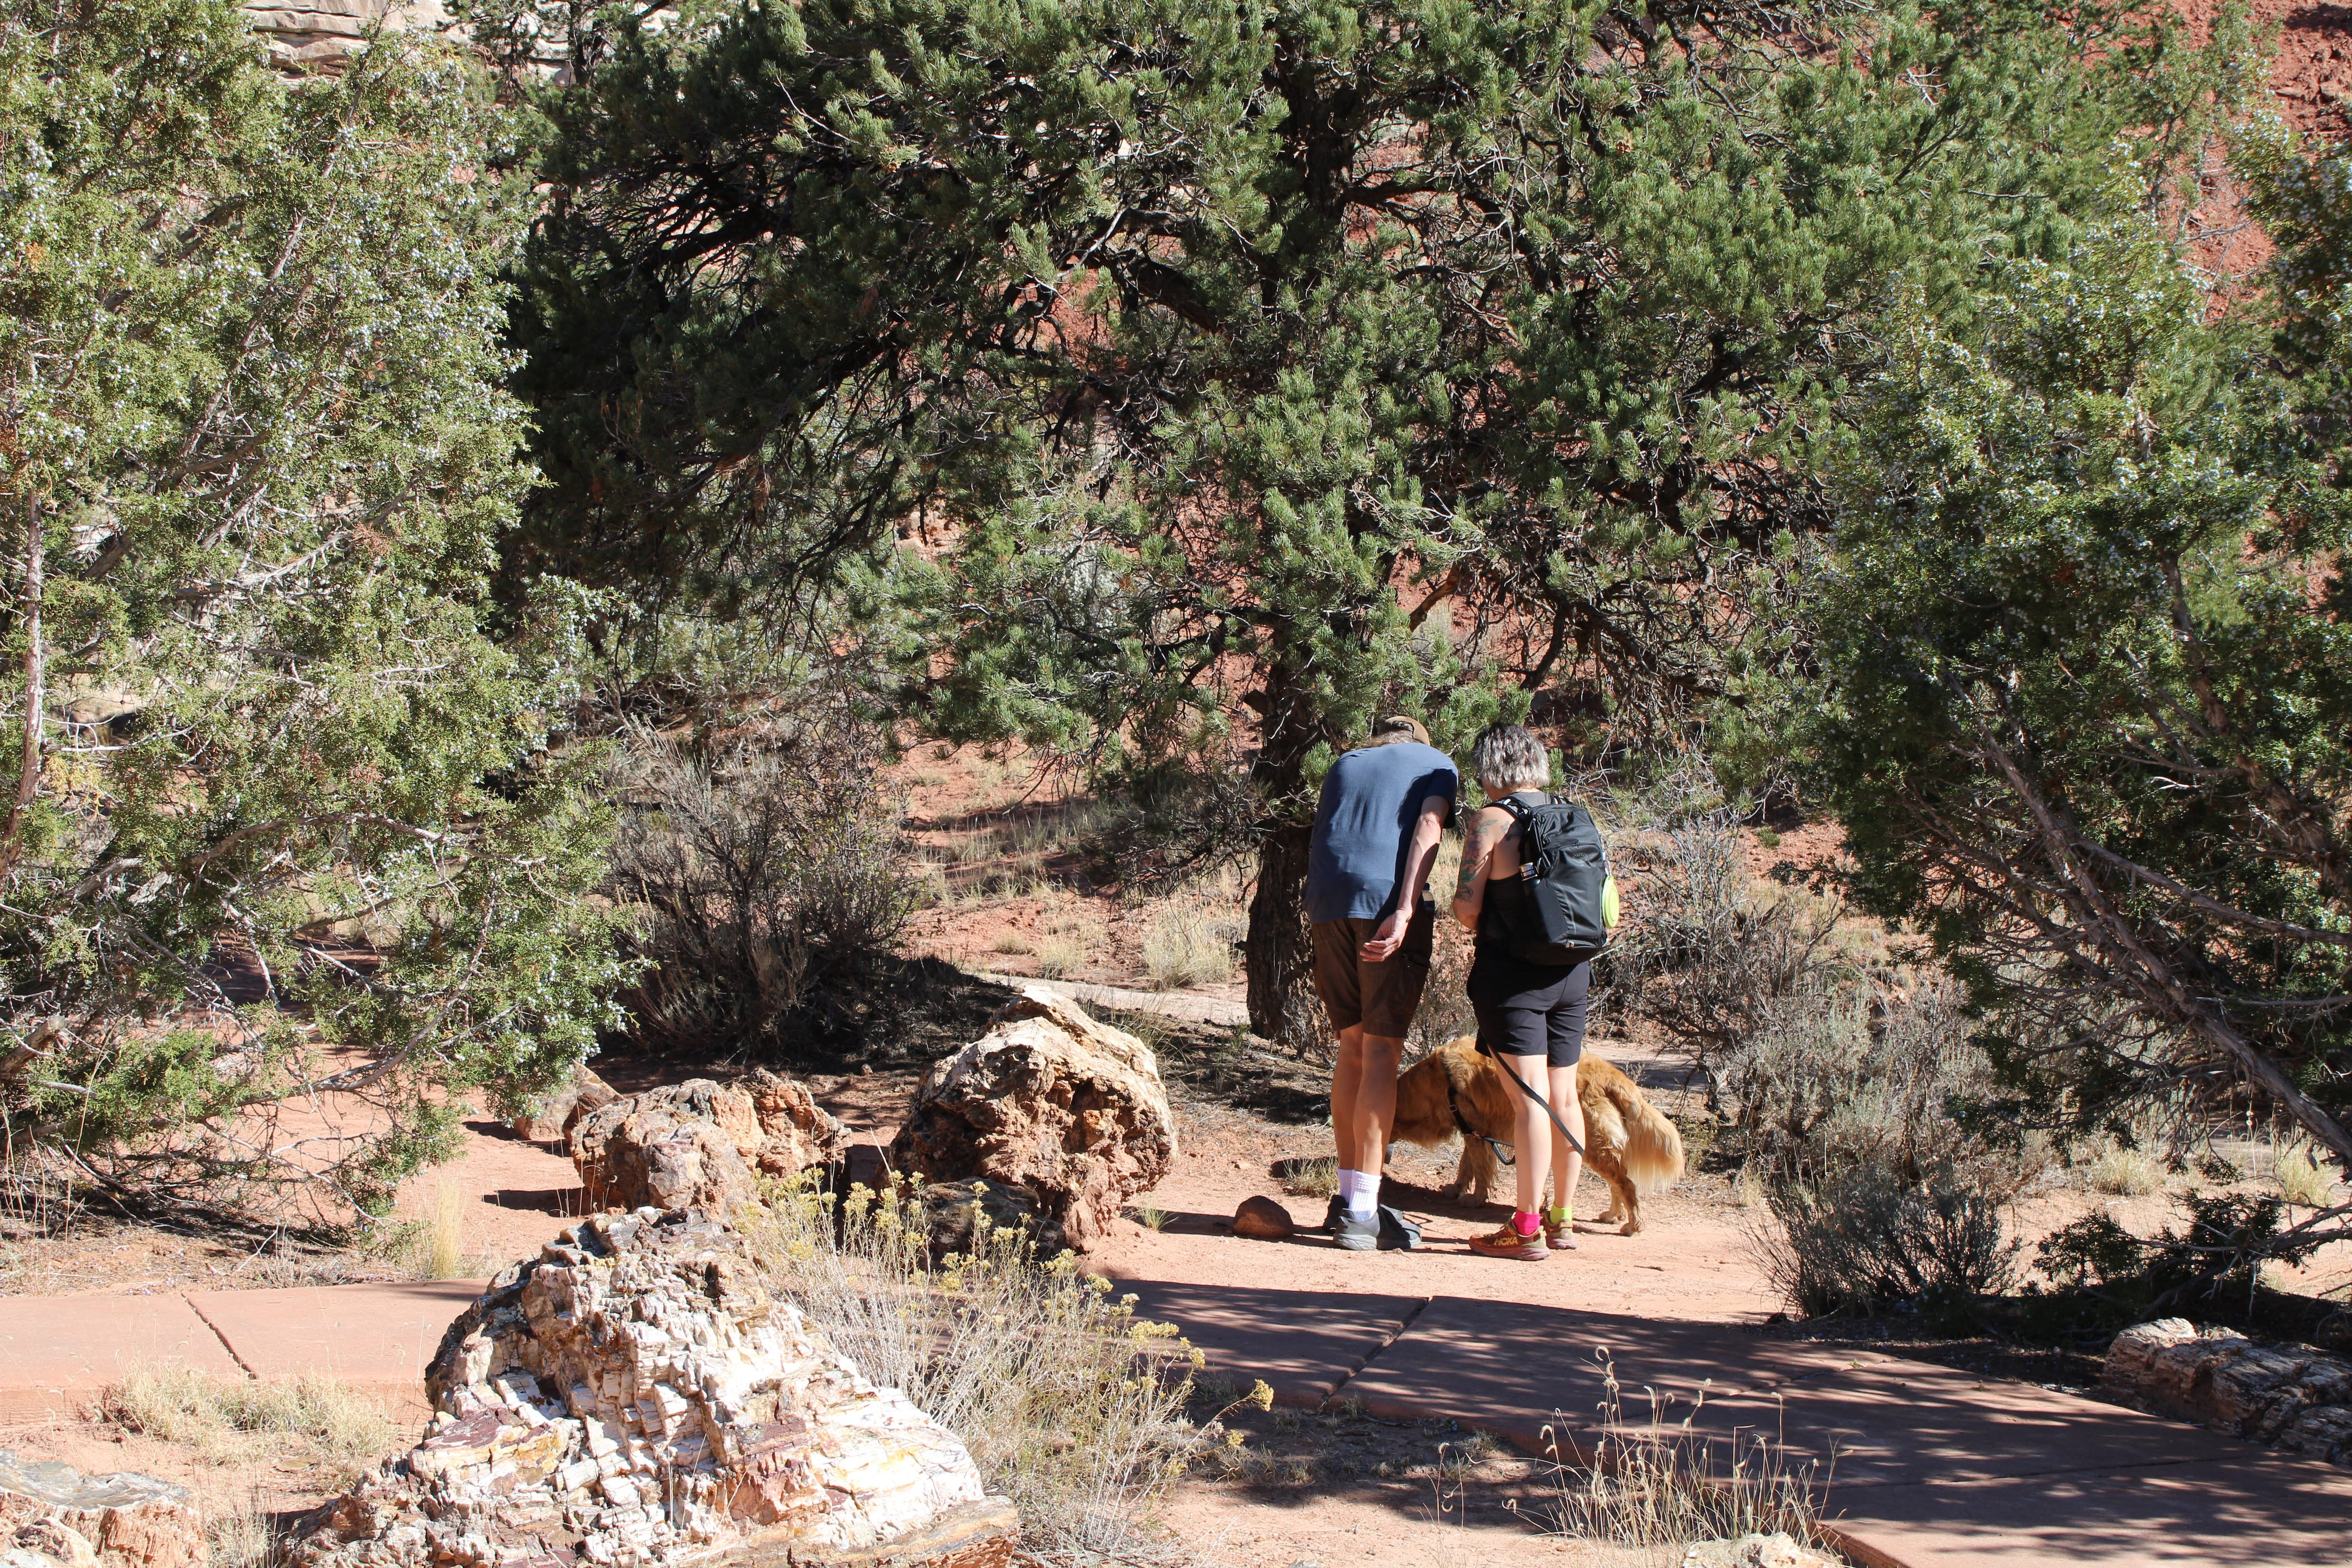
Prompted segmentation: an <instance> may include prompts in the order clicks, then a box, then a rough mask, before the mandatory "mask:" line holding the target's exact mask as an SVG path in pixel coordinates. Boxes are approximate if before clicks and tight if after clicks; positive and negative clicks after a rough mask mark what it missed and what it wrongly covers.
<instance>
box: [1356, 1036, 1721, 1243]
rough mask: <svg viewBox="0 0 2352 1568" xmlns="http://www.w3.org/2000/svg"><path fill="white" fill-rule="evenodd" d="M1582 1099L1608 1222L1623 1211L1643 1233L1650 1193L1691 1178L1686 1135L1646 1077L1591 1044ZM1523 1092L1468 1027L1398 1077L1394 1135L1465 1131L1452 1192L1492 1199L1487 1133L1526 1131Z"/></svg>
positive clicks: (1579, 1090) (1503, 1138)
mask: <svg viewBox="0 0 2352 1568" xmlns="http://www.w3.org/2000/svg"><path fill="white" fill-rule="evenodd" d="M1449 1090H1450V1092H1449ZM1576 1098H1577V1100H1579V1101H1580V1102H1581V1103H1582V1105H1583V1107H1584V1163H1586V1164H1587V1165H1589V1166H1591V1168H1592V1170H1593V1172H1594V1173H1596V1174H1598V1175H1599V1176H1600V1177H1601V1180H1602V1181H1604V1182H1606V1183H1608V1184H1609V1212H1608V1214H1607V1215H1604V1216H1602V1223H1603V1224H1606V1223H1608V1222H1609V1221H1611V1220H1616V1219H1622V1220H1623V1221H1624V1222H1625V1230H1624V1234H1625V1235H1627V1236H1632V1235H1634V1234H1635V1233H1636V1232H1638V1231H1639V1230H1640V1229H1641V1228H1642V1194H1644V1193H1654V1192H1656V1191H1657V1190H1658V1189H1659V1188H1661V1187H1664V1186H1666V1185H1667V1184H1671V1183H1673V1182H1675V1181H1676V1180H1678V1179H1680V1177H1681V1176H1682V1173H1683V1135H1682V1134H1681V1133H1680V1132H1678V1131H1675V1124H1674V1123H1673V1122H1671V1121H1667V1120H1666V1119H1665V1117H1664V1116H1663V1115H1661V1114H1659V1112H1658V1110H1657V1108H1656V1107H1655V1106H1653V1105H1652V1104H1651V1103H1650V1102H1649V1101H1648V1100H1645V1099H1643V1097H1642V1090H1641V1087H1640V1086H1639V1085H1637V1084H1636V1083H1634V1081H1633V1079H1630V1078H1627V1077H1626V1076H1625V1075H1624V1074H1623V1073H1622V1072H1619V1071H1618V1070H1617V1069H1616V1068H1613V1067H1612V1066H1610V1065H1609V1064H1608V1063H1607V1062H1604V1061H1602V1060H1601V1058H1599V1057H1596V1056H1594V1055H1593V1054H1592V1053H1591V1052H1590V1051H1587V1052H1586V1053H1585V1054H1584V1058H1583V1059H1582V1060H1581V1061H1580V1062H1578V1063H1577V1067H1576ZM1518 1100H1519V1091H1518V1090H1517V1089H1514V1088H1512V1087H1511V1085H1510V1083H1509V1081H1508V1080H1507V1079H1505V1078H1504V1077H1503V1073H1502V1069H1501V1068H1498V1067H1496V1065H1495V1063H1494V1062H1493V1061H1491V1060H1490V1059H1488V1058H1486V1057H1483V1056H1480V1055H1479V1054H1478V1046H1477V1042H1476V1041H1475V1040H1474V1039H1473V1038H1471V1037H1469V1036H1467V1035H1465V1036H1464V1037H1462V1038H1461V1039H1458V1040H1455V1041H1454V1042H1453V1043H1452V1044H1451V1045H1448V1046H1444V1047H1440V1048H1439V1049H1437V1050H1434V1051H1432V1052H1430V1053H1429V1055H1427V1056H1425V1057H1423V1058H1421V1060H1419V1061H1417V1062H1415V1063H1413V1065H1412V1066H1411V1067H1409V1068H1406V1069H1405V1070H1404V1071H1403V1072H1402V1074H1400V1075H1399V1076H1398V1078H1397V1114H1396V1127H1395V1130H1394V1131H1393V1133H1392V1134H1391V1136H1393V1137H1394V1138H1396V1139H1397V1140H1398V1141H1399V1142H1405V1143H1417V1144H1419V1145H1420V1146H1421V1147H1423V1148H1424V1149H1434V1148H1437V1147H1439V1146H1440V1145H1442V1144H1444V1142H1445V1141H1446V1140H1447V1139H1449V1138H1452V1137H1454V1135H1455V1134H1457V1133H1459V1134H1461V1136H1462V1164H1461V1167H1460V1168H1459V1169H1458V1170H1456V1171H1455V1172H1454V1184H1453V1185H1451V1186H1450V1187H1448V1188H1447V1189H1446V1195H1447V1196H1448V1197H1454V1198H1459V1197H1461V1196H1463V1195H1464V1194H1469V1196H1470V1197H1471V1198H1472V1199H1473V1200H1474V1201H1475V1202H1478V1203H1485V1202H1486V1200H1487V1198H1488V1195H1489V1194H1492V1193H1493V1192H1494V1190H1495V1187H1496V1177H1497V1176H1498V1175H1499V1174H1500V1173H1501V1169H1502V1162H1501V1161H1499V1160H1497V1159H1496V1157H1495V1151H1494V1149H1493V1148H1492V1147H1491V1146H1490V1145H1489V1144H1488V1143H1487V1142H1486V1140H1487V1139H1489V1138H1492V1139H1494V1140H1495V1141H1496V1142H1500V1143H1504V1144H1506V1145H1507V1144H1508V1143H1509V1142H1510V1141H1511V1140H1512V1139H1514V1138H1516V1137H1517V1136H1518V1131H1517V1129H1518V1113H1517V1105H1518ZM1457 1108H1459V1109H1458V1110H1457Z"/></svg>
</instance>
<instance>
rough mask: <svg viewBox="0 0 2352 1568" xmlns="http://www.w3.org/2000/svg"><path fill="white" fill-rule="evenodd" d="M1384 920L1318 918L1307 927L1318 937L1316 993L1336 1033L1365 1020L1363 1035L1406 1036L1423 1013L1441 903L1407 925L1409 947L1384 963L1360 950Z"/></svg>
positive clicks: (1420, 911) (1425, 909)
mask: <svg viewBox="0 0 2352 1568" xmlns="http://www.w3.org/2000/svg"><path fill="white" fill-rule="evenodd" d="M1380 925H1381V922H1380V921H1368V920H1339V921H1316V922H1315V923H1314V924H1313V925H1311V926H1309V927H1308V928H1307V934H1308V935H1309V936H1311V937H1312V938H1314V941H1315V994H1316V995H1317V996H1318V997H1320V998H1321V999H1322V1002H1323V1012H1324V1014H1325V1016H1328V1018H1329V1019H1330V1020H1331V1032H1332V1033H1333V1034H1335V1035H1336V1034H1340V1033H1343V1032H1344V1031H1346V1030H1349V1029H1352V1028H1354V1027H1355V1026H1357V1025H1359V1024H1361V1025H1362V1026H1364V1033H1366V1034H1368V1035H1378V1036H1380V1037H1381V1038H1383V1039H1390V1040H1402V1039H1403V1038H1404V1037H1405V1036H1406V1034H1407V1033H1408V1032H1409V1031H1411V1029H1412V1016H1413V1015H1414V1014H1415V1013H1417V1012H1419V1011H1421V994H1422V991H1423V989H1424V988H1425V987H1426V986H1427V985H1428V984H1429V953H1430V945H1431V943H1432V942H1434V941H1435V940H1436V936H1437V906H1436V905H1434V904H1423V905H1422V906H1421V908H1420V909H1418V910H1414V911H1413V916H1412V920H1411V921H1407V922H1406V924H1405V928H1404V945H1403V946H1402V947H1400V948H1398V949H1397V950H1396V951H1395V952H1392V953H1391V954H1390V955H1389V957H1388V961H1387V962H1386V963H1365V962H1364V961H1363V959H1362V958H1360V956H1358V954H1357V949H1359V948H1360V947H1362V946H1363V945H1364V943H1365V942H1368V941H1369V940H1370V938H1371V934H1372V933H1373V932H1374V931H1378V930H1379V929H1380Z"/></svg>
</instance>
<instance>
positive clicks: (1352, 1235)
mask: <svg viewBox="0 0 2352 1568" xmlns="http://www.w3.org/2000/svg"><path fill="white" fill-rule="evenodd" d="M1331 1235H1332V1237H1333V1239H1335V1240H1337V1241H1338V1242H1339V1246H1340V1247H1341V1248H1342V1249H1343V1250H1345V1251H1348V1252H1370V1251H1372V1250H1373V1249H1375V1248H1376V1247H1379V1246H1380V1244H1381V1216H1380V1215H1379V1214H1378V1213H1373V1214H1368V1215H1364V1216H1363V1217H1362V1218H1360V1219H1359V1218H1358V1217H1357V1216H1356V1215H1354V1214H1353V1213H1351V1212H1349V1210H1347V1209H1344V1208H1343V1209H1341V1210H1340V1211H1339V1219H1338V1221H1337V1222H1336V1223H1335V1224H1333V1226H1331Z"/></svg>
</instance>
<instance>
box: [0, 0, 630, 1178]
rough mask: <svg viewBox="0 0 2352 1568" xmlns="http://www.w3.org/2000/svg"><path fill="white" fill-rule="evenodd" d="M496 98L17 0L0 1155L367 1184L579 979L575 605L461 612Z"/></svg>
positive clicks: (477, 603)
mask: <svg viewBox="0 0 2352 1568" xmlns="http://www.w3.org/2000/svg"><path fill="white" fill-rule="evenodd" d="M501 127H502V118H501V116H500V115H499V113H497V112H496V111H495V110H493V109H492V108H491V106H490V105H489V103H488V100H487V97H486V94H485V90H484V89H483V87H482V84H481V83H480V82H479V81H478V80H477V76H476V73H475V71H474V69H473V68H471V67H470V66H468V65H467V63H466V62H465V61H463V60H462V59H461V58H458V57H457V56H456V55H455V54H454V53H444V52H438V51H436V50H433V49H430V48H424V47H419V48H416V49H415V50H404V49H400V48H394V47H383V48H380V49H375V50H371V51H367V52H365V53H362V54H361V55H359V56H357V57H355V58H354V59H353V60H352V64H351V66H350V68H349V70H348V71H347V73H346V74H345V75H343V76H342V77H341V79H338V80H310V81H304V82H300V83H297V84H289V83H285V82H281V81H280V80H278V79H277V78H276V77H275V76H274V75H273V73H272V72H271V70H270V69H269V68H268V64H267V63H266V61H265V58H264V57H263V55H262V53H261V50H260V47H259V46H258V44H257V42H256V41H255V40H254V38H253V37H252V36H251V33H250V31H249V28H248V25H247V18H246V17H245V16H243V14H242V13H241V12H240V11H239V10H238V8H237V7H236V5H231V4H228V3H226V0H77V3H71V4H66V5H58V4H54V3H51V0H43V3H42V4H39V5H29V4H9V5H0V129H5V135H0V518H5V531H0V538H4V539H5V544H0V561H5V567H6V571H7V573H8V575H9V578H10V586H11V590H12V591H11V593H10V595H8V599H7V602H6V604H5V606H0V649H5V671H6V677H5V682H0V710H5V721H4V722H5V726H6V734H5V751H0V755H5V757H6V758H7V759H8V761H7V762H6V763H0V796H5V808H0V810H5V820H0V993H5V998H6V1010H7V1020H8V1027H9V1033H10V1036H11V1039H10V1041H9V1042H8V1043H7V1044H5V1045H0V1130H5V1143H6V1147H7V1150H8V1152H9V1156H10V1158H11V1161H12V1163H13V1162H15V1161H22V1160H25V1159H26V1158H29V1157H32V1156H33V1155H35V1154H37V1153H38V1152H48V1153H51V1154H55V1155H58V1156H59V1157H62V1158H64V1159H66V1160H68V1161H69V1162H70V1163H73V1164H74V1165H76V1166H78V1167H79V1168H80V1169H81V1171H82V1172H84V1173H88V1174H95V1175H98V1176H101V1177H103V1178H105V1179H107V1180H109V1181H110V1182H114V1183H117V1184H121V1185H124V1186H128V1187H136V1188H142V1189H143V1190H146V1191H148V1192H150V1193H151V1194H152V1193H153V1192H155V1191H158V1190H161V1191H164V1192H170V1191H174V1190H178V1191H182V1192H184V1193H185V1194H188V1195H194V1196H202V1197H205V1198H208V1199H216V1198H220V1197H222V1196H224V1195H225V1194H226V1189H225V1188H224V1185H223V1184H225V1183H226V1184H231V1185H234V1184H236V1183H240V1182H241V1183H247V1184H290V1185H294V1186H298V1187H299V1186H308V1185H310V1184H326V1185H327V1186H329V1187H331V1188H332V1189H333V1191H334V1193H335V1194H339V1195H340V1196H341V1198H342V1199H346V1200H348V1201H349V1203H350V1204H352V1205H359V1206H360V1207H362V1208H367V1207H372V1206H373V1205H377V1204H380V1203H381V1202H382V1201H383V1200H384V1199H385V1198H386V1197H387V1196H388V1195H389V1190H390V1186H391V1184H393V1183H394V1182H395V1181H396V1180H397V1179H398V1178H399V1177H400V1176H401V1175H402V1174H403V1173H405V1172H406V1171H407V1170H409V1169H411V1168H413V1167H414V1166H415V1164H416V1163H417V1162H418V1161H420V1160H422V1159H425V1158H428V1157H431V1156H433V1155H434V1154H435V1153H436V1152H437V1151H438V1150H439V1149H440V1148H441V1146H442V1145H443V1144H444V1143H445V1142H446V1134H447V1132H448V1131H450V1130H451V1126H452V1123H453V1121H454V1114H455V1113H454V1110H453V1109H452V1099H451V1097H452V1096H453V1095H455V1094H457V1093H460V1092H463V1091H466V1090H468V1089H474V1088H477V1087H479V1086H488V1088H489V1089H491V1091H492V1092H493V1093H495V1094H497V1095H498V1096H499V1097H501V1098H504V1099H509V1100H510V1099H513V1098H515V1097H519V1096H521V1095H524V1094H527V1093H529V1092H530V1090H531V1089H535V1088H537V1087H539V1086H541V1085H543V1084H545V1083H546V1082H548V1081H549V1080H550V1079H552V1078H553V1077H555V1076H556V1075H557V1074H559V1073H561V1072H562V1071H565V1070H567V1069H568V1068H569V1067H570V1066H571V1064H572V1063H573V1062H575V1061H577V1060H578V1058H579V1057H580V1056H581V1054H582V1053H583V1050H584V1049H586V1048H587V1047H588V1044H589V1042H590V1040H591V1038H592V1037H593V1031H594V1029H595V1027H596V1026H597V1025H598V1023H599V1022H600V1020H602V1018H603V1017H604V1013H603V1010H602V1009H603V1007H604V1003H603V1002H602V1000H601V996H602V994H604V992H606V991H608V990H609V989H610V988H611V986H612V984H614V980H615V976H614V961H613V958H612V955H611V951H610V944H609V942H606V941H605V940H604V930H603V925H602V918H603V917H601V916H600V915H598V914H597V913H595V912H594V911H593V910H588V909H584V908H583V901H582V895H583V892H584V891H585V889H587V887H588V886H589V885H590V884H591V882H592V881H593V878H594V876H595V875H596V874H597V871H598V869H599V868H598V850H599V846H600V844H601V842H602V840H601V831H602V830H601V827H600V824H599V819H598V817H597V815H596V813H595V812H594V811H593V809H591V808H590V806H589V805H587V803H586V802H585V800H584V799H583V795H582V793H581V791H580V790H579V789H578V787H577V786H576V784H575V781H574V780H573V779H572V777H571V773H572V772H573V771H575V770H574V769H573V767H572V764H570V763H564V762H562V761H561V760H559V759H558V758H556V757H554V756H553V755H552V754H551V752H549V751H548V749H547V731H548V725H547V720H546V717H545V714H544V710H543V709H542V706H541V705H542V703H543V702H544V700H545V699H546V697H547V696H548V690H547V688H548V687H549V686H550V685H551V684H552V683H553V682H555V681H557V680H558V679H560V677H561V667H560V663H559V662H555V661H553V658H552V656H553V655H554V654H555V653H557V652H558V651H560V647H561V643H562V637H563V635H564V632H563V626H562V622H561V617H560V616H552V615H548V616H525V617H523V618H522V619H521V620H520V621H518V623H517V624H516V628H515V630H516V636H517V646H516V647H512V648H509V647H500V646H499V644H497V643H495V642H494V641H493V640H492V639H491V637H489V636H488V631H487V617H488V598H487V596H486V593H485V587H486V581H487V573H488V569H489V567H490V565H491V564H492V562H493V560H494V552H495V548H496V542H497V541H498V540H499V537H500V535H501V534H502V533H503V532H504V531H507V530H508V529H509V528H510V527H511V526H512V523H513V520H514V515H515V506H516V502H517V500H518V499H519V497H520V493H521V491H522V489H524V487H525V485H526V483H527V482H528V478H529V476H528V471H527V470H526V469H525V468H522V467H521V466H520V463H519V462H518V453H517V447H518V444H519V442H520V436H521V430H522V411H521V409H520V406H519V405H517V404H516V402H515V401H514V400H513V399H512V398H511V397H510V396H509V395H507V394H506V393H504V392H503V391H502V390H501V389H500V388H499V380H500V378H501V376H502V375H503V374H504V372H505V369H506V366H505V364H504V363H503V362H502V359H501V356H500V353H499V348H498V345H497V339H498V333H499V327H500V325H501V322H500V317H499V312H500V309H501V285H500V284H499V278H498V274H499V268H501V266H502V265H503V263H504V261H505V259H506V258H507V256H508V255H509V252H510V249H511V247H512V245H513V242H514V240H515V238H516V237H517V235H518V233H519V230H520V224H521V221H522V218H523V216H524V215H525V212H526V208H525V206H524V205H523V204H522V203H521V202H520V201H518V200H517V196H518V195H519V193H518V192H517V191H516V190H515V189H513V188H512V186H511V184H510V183H509V182H507V181H504V180H501V179H499V178H496V177H494V176H493V175H492V174H490V173H489V172H488V171H489V166H490V163H491V162H492V159H493V156H494V155H495V154H496V153H497V152H498V149H499V145H500V144H501V142H502V141H503V139H504V136H505V132H504V131H503V130H502V128H501ZM559 599H560V595H559V594H558V593H557V591H556V585H554V584H548V585H547V586H546V587H545V588H544V589H543V590H542V592H541V595H540V602H541V603H542V604H544V605H548V606H549V607H550V608H551V609H553V608H556V607H559V606H558V601H559ZM296 1089H308V1090H310V1091H332V1092H339V1093H340V1094H341V1103H342V1104H343V1105H344V1106H345V1107H346V1113H345V1114H344V1115H343V1117H342V1118H341V1133H340V1135H330V1134H329V1133H327V1132H326V1131H320V1132H319V1133H318V1134H317V1135H315V1136H310V1137H307V1138H306V1137H299V1136H297V1135H296V1134H295V1133H294V1132H293V1131H289V1130H287V1129H284V1128H281V1127H278V1126H276V1125H274V1124H273V1123H272V1122H271V1121H269V1119H268V1115H267V1114H266V1112H265V1110H263V1108H264V1107H266V1106H268V1104H270V1103H271V1102H273V1101H275V1100H278V1098H280V1097H282V1096H284V1095H287V1094H289V1092H292V1091H294V1090H296ZM338 1207H339V1205H336V1204H334V1203H332V1202H330V1203H328V1204H325V1205H322V1206H320V1207H315V1208H312V1209H310V1211H309V1212H310V1214H311V1215H313V1216H330V1215H334V1214H335V1213H337V1212H338ZM295 1212H300V1211H295ZM341 1212H342V1213H343V1214H345V1215H348V1212H349V1211H348V1209H342V1210H341Z"/></svg>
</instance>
